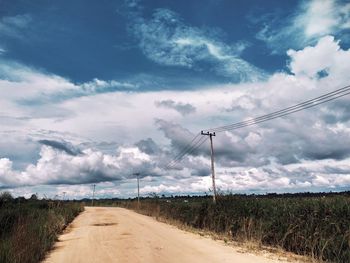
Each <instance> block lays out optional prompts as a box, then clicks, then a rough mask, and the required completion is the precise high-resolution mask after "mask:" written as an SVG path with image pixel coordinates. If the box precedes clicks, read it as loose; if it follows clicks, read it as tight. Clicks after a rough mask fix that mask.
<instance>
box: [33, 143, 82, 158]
mask: <svg viewBox="0 0 350 263" xmlns="http://www.w3.org/2000/svg"><path fill="white" fill-rule="evenodd" d="M38 142H39V143H41V144H44V145H47V146H50V147H52V148H55V149H57V150H61V151H64V152H66V153H67V154H69V155H73V156H76V155H78V154H82V152H81V151H80V150H79V149H78V148H76V147H74V146H73V145H72V144H70V143H68V142H64V141H62V142H59V141H54V140H39V141H38Z"/></svg>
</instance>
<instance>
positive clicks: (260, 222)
mask: <svg viewBox="0 0 350 263" xmlns="http://www.w3.org/2000/svg"><path fill="white" fill-rule="evenodd" d="M186 201H187V202H184V199H181V198H178V199H174V198H173V199H157V198H156V199H154V198H153V199H144V200H142V202H141V206H140V208H139V210H138V211H139V212H141V213H144V214H147V215H150V216H155V217H162V218H165V219H171V220H176V221H179V222H181V223H183V224H186V225H189V226H191V227H195V228H199V229H205V230H209V231H213V232H216V233H221V234H226V235H229V236H230V237H231V238H232V239H233V240H236V241H253V242H256V243H259V244H262V245H269V246H275V247H280V248H283V249H285V250H287V251H291V252H294V253H297V254H300V255H308V256H311V257H313V258H315V259H318V260H322V261H329V262H350V197H349V196H346V195H344V196H341V195H338V196H326V197H323V196H307V197H301V196H298V195H296V196H291V195H289V196H279V195H275V196H273V197H271V196H235V195H227V196H220V198H219V199H218V201H217V204H216V205H214V204H213V203H212V200H211V199H210V198H208V197H202V198H200V197H196V198H187V200H186ZM119 204H120V205H121V206H124V207H127V208H131V209H135V210H137V203H136V202H135V201H124V202H120V203H119Z"/></svg>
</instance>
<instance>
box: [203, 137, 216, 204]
mask: <svg viewBox="0 0 350 263" xmlns="http://www.w3.org/2000/svg"><path fill="white" fill-rule="evenodd" d="M201 135H206V136H209V138H210V154H211V177H212V181H213V202H214V204H215V203H216V186H215V168H214V147H213V136H215V132H209V131H207V132H204V131H201Z"/></svg>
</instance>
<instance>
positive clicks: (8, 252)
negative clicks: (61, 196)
mask: <svg viewBox="0 0 350 263" xmlns="http://www.w3.org/2000/svg"><path fill="white" fill-rule="evenodd" d="M81 211H83V206H82V204H80V203H77V202H60V201H52V200H37V199H36V198H35V196H34V197H33V198H31V199H30V200H26V199H24V198H17V199H13V198H12V197H10V195H9V194H6V193H5V194H4V193H3V194H1V195H0V262H2V263H36V262H40V261H41V260H42V259H43V258H44V257H45V254H46V253H47V251H48V250H50V249H51V248H52V246H53V244H54V243H55V241H56V240H57V237H58V234H60V233H61V232H62V231H63V229H64V228H65V227H66V226H67V225H68V224H69V223H70V222H71V221H72V220H73V219H74V218H75V217H76V216H77V215H78V214H79V213H80V212H81Z"/></svg>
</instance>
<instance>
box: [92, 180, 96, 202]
mask: <svg viewBox="0 0 350 263" xmlns="http://www.w3.org/2000/svg"><path fill="white" fill-rule="evenodd" d="M95 187H96V185H95V184H93V185H92V200H91V206H94V199H95Z"/></svg>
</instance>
